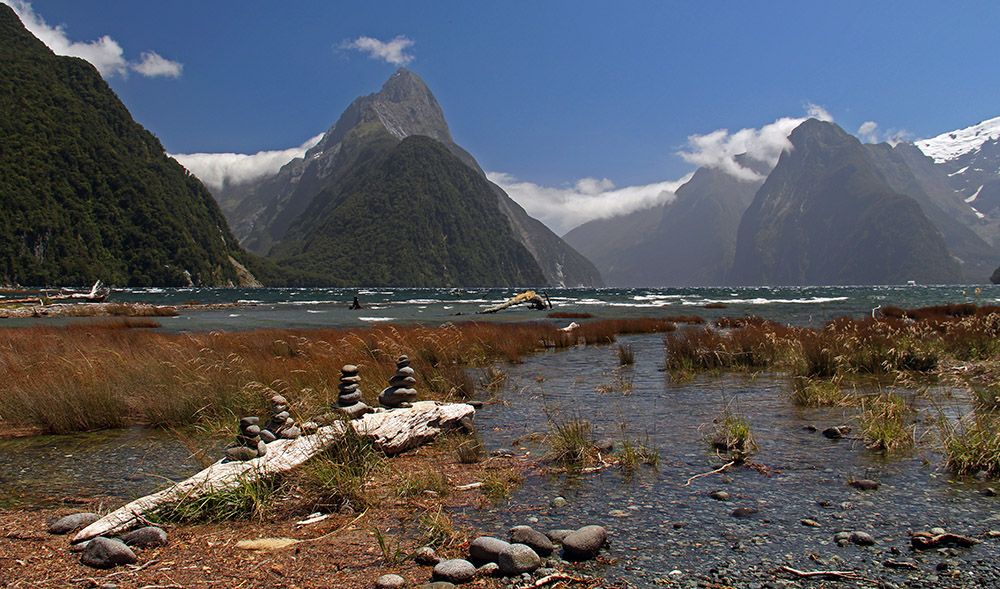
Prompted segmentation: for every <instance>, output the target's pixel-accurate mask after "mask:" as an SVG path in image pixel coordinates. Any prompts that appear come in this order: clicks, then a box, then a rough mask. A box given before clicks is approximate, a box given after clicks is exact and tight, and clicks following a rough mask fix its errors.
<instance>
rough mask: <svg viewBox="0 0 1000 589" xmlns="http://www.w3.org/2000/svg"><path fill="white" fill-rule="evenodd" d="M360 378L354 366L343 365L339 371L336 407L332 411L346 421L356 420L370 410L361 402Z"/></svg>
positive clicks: (370, 409) (370, 410)
mask: <svg viewBox="0 0 1000 589" xmlns="http://www.w3.org/2000/svg"><path fill="white" fill-rule="evenodd" d="M360 386H361V376H360V375H359V374H358V367H357V366H355V365H354V364H345V365H344V367H343V368H341V369H340V387H339V389H338V392H337V405H336V406H335V407H334V410H335V411H337V412H339V413H342V414H344V415H346V416H347V418H348V419H358V418H360V417H361V416H363V415H364V414H366V413H371V412H372V408H371V407H369V406H368V405H365V404H364V403H363V402H362V401H361V389H360Z"/></svg>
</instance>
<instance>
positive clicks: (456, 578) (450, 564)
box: [431, 558, 476, 585]
mask: <svg viewBox="0 0 1000 589" xmlns="http://www.w3.org/2000/svg"><path fill="white" fill-rule="evenodd" d="M431 576H432V577H433V578H434V580H435V581H446V582H448V583H455V584H459V585H460V584H462V583H468V582H469V581H472V580H473V579H475V578H476V567H475V566H474V565H473V564H472V563H471V562H469V561H467V560H463V559H461V558H453V559H451V560H442V561H441V562H439V563H437V564H436V565H434V570H433V572H432V573H431Z"/></svg>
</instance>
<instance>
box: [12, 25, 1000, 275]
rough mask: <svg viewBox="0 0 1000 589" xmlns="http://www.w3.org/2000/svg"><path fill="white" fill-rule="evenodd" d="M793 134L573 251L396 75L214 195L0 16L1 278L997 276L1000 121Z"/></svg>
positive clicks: (84, 79) (91, 80)
mask: <svg viewBox="0 0 1000 589" xmlns="http://www.w3.org/2000/svg"><path fill="white" fill-rule="evenodd" d="M789 141H790V148H789V149H788V150H786V151H785V152H784V153H782V154H781V156H780V158H779V159H778V160H777V163H776V164H775V165H774V167H773V169H769V168H770V165H767V164H763V163H761V162H758V161H755V160H753V159H751V158H749V157H746V156H741V158H740V164H741V165H742V166H743V167H745V168H749V169H751V170H752V171H753V172H754V174H750V175H749V176H755V177H756V178H757V179H756V180H753V179H751V180H747V179H746V178H736V177H734V176H732V175H730V174H728V173H727V172H725V171H723V170H721V169H716V168H711V167H703V168H700V169H698V170H697V171H696V172H695V173H694V174H692V176H691V178H690V180H689V181H688V182H687V183H686V184H684V185H683V186H682V187H681V188H679V189H678V190H677V191H676V197H675V198H674V199H672V200H670V201H669V202H667V203H665V204H661V205H659V206H656V207H653V208H648V209H644V210H640V211H635V212H633V213H631V214H628V215H624V216H620V217H615V218H611V219H602V220H597V221H591V222H589V223H586V224H584V225H581V226H579V227H577V228H575V229H573V230H572V231H570V232H569V233H567V235H566V236H565V240H563V239H561V238H560V237H558V236H556V235H555V234H554V233H552V232H551V231H550V230H549V229H548V228H546V227H545V226H544V225H543V224H542V223H540V222H539V221H538V220H536V219H533V218H532V217H530V216H529V215H528V214H527V213H526V212H525V210H524V209H523V208H521V206H519V205H518V204H517V203H515V202H514V201H513V200H512V199H511V198H510V197H509V196H508V195H507V194H506V193H505V192H504V191H503V190H502V189H501V188H500V187H499V186H497V185H496V184H493V183H492V182H490V181H489V180H488V179H487V178H486V176H485V174H484V173H483V171H482V169H481V168H480V167H479V165H478V163H477V162H476V160H475V158H473V157H472V156H471V155H470V154H469V153H468V152H467V151H465V150H464V149H462V148H461V147H460V146H459V145H457V144H456V143H455V142H454V140H453V139H452V136H451V133H450V131H449V129H448V124H447V122H446V121H445V117H444V113H443V112H442V110H441V107H440V105H439V104H438V102H437V100H436V99H435V98H434V96H433V94H432V93H431V92H430V90H429V89H428V87H427V85H426V84H425V83H424V81H423V80H421V79H420V78H419V77H418V76H417V75H415V74H414V73H412V72H410V71H408V70H406V69H400V70H399V71H397V72H396V73H394V74H393V75H392V76H391V77H390V78H389V79H388V80H387V81H386V83H385V85H384V86H383V87H382V89H381V90H380V91H379V92H376V93H374V94H370V95H368V96H363V97H360V98H358V99H356V100H355V101H354V102H352V103H351V104H350V105H349V106H348V107H347V109H346V110H345V111H344V113H343V114H342V115H341V116H340V118H339V119H338V120H337V122H336V123H335V124H334V125H333V126H332V127H330V129H328V130H327V131H326V133H325V134H324V135H323V136H322V139H321V140H320V141H319V142H318V143H317V144H316V145H314V146H313V147H312V148H310V149H309V150H308V151H307V152H306V153H305V155H304V156H303V157H301V158H296V159H293V160H292V161H290V162H288V163H287V164H285V165H284V166H283V167H281V169H280V170H278V171H277V172H276V173H273V174H270V175H267V176H265V177H263V178H260V179H258V180H255V181H252V182H246V183H242V184H240V183H229V184H225V185H222V186H221V187H219V188H217V189H216V190H215V191H214V198H213V195H212V194H210V193H209V192H208V190H207V189H206V188H205V187H204V186H203V185H202V183H201V182H200V181H199V180H198V179H197V178H196V177H194V176H193V175H192V174H190V173H188V172H187V171H186V170H185V169H184V168H183V167H181V166H180V165H179V164H178V163H177V162H176V161H175V160H173V159H172V158H170V157H168V156H167V155H166V154H165V153H164V151H163V148H162V146H161V145H160V143H159V141H158V140H157V139H156V138H155V137H154V136H153V135H152V134H150V133H149V132H148V131H146V130H145V129H143V128H142V127H141V126H140V125H139V124H137V123H136V122H135V121H134V120H133V119H132V117H131V115H130V114H129V113H128V111H127V110H126V109H125V107H124V106H123V105H122V103H121V102H120V101H119V100H118V98H117V97H116V96H115V94H114V93H113V92H112V90H111V89H110V88H109V87H108V85H107V84H106V83H105V82H104V80H103V79H102V78H101V77H100V75H99V74H98V72H97V70H96V69H95V68H94V67H93V66H92V65H90V64H89V63H87V62H86V61H83V60H81V59H77V58H70V57H59V56H56V55H55V54H53V53H52V51H50V50H49V49H48V48H47V47H46V46H45V45H44V44H43V43H42V42H41V41H39V40H38V39H36V38H35V37H34V36H32V35H31V34H30V33H29V32H28V31H27V30H25V28H24V27H23V26H22V25H21V23H20V21H19V20H18V18H17V16H16V15H15V13H14V12H13V10H11V9H10V8H9V7H8V6H6V5H0V284H5V285H11V284H24V285H70V284H88V283H92V282H93V281H95V280H97V279H101V280H104V281H105V282H108V283H110V284H113V285H126V284H127V285H137V286H143V285H160V286H182V285H207V286H237V285H257V284H259V283H260V282H259V281H258V278H259V279H260V281H262V282H264V283H266V284H269V285H343V286H349V285H372V286H381V285H386V286H397V285H399V286H510V287H514V286H526V287H528V286H545V285H550V286H588V287H593V286H601V285H603V284H604V280H602V277H601V274H603V275H604V277H605V278H606V280H607V282H608V283H609V284H610V285H614V286H697V285H728V284H734V285H735V284H748V285H750V284H754V285H756V284H878V283H902V282H906V281H910V280H913V281H917V282H921V283H955V282H970V283H980V282H985V281H986V280H987V279H988V278H990V276H991V274H992V276H993V278H994V279H995V280H1000V270H998V271H996V272H994V270H996V269H997V266H1000V118H996V119H990V120H988V121H984V122H982V123H979V124H977V125H974V126H972V127H968V128H966V129H959V130H956V131H952V132H949V133H944V134H942V135H939V136H937V137H934V138H931V139H927V140H923V141H918V142H916V143H899V144H896V145H888V144H877V145H863V144H861V143H860V142H859V141H858V140H857V139H856V138H855V137H853V136H851V135H850V134H848V133H846V132H844V131H843V130H842V129H840V128H839V127H838V126H836V125H834V124H833V123H828V122H822V121H818V120H815V119H810V120H807V121H805V122H803V123H802V124H801V125H799V126H798V127H797V128H796V129H795V130H794V131H793V132H792V133H791V135H790V136H789ZM217 201H218V203H220V204H217ZM220 205H221V209H220ZM223 214H225V217H224V216H223ZM227 219H228V221H229V225H228V226H227V223H226V220H227ZM229 226H231V227H232V228H233V231H232V232H230V229H229ZM241 244H242V246H245V247H246V248H247V249H249V250H251V252H256V254H258V255H254V253H251V252H247V251H245V250H244V249H243V247H241ZM265 256H266V257H265ZM588 258H590V259H589V260H588ZM591 260H593V262H594V263H591ZM595 263H596V266H595ZM599 270H600V271H599Z"/></svg>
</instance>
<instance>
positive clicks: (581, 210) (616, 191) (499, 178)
mask: <svg viewBox="0 0 1000 589" xmlns="http://www.w3.org/2000/svg"><path fill="white" fill-rule="evenodd" d="M486 177H487V178H489V179H490V180H491V181H492V182H495V183H496V184H498V185H499V186H500V187H501V188H503V189H504V191H506V192H507V194H509V195H510V197H511V198H513V199H514V200H515V201H516V202H517V204H519V205H521V206H522V207H524V209H525V210H526V211H528V214H529V215H531V216H532V217H535V218H536V219H538V220H539V221H541V222H542V223H545V224H546V225H547V226H548V227H549V229H552V230H553V231H555V232H556V233H557V234H559V235H563V234H564V233H566V232H567V231H569V230H570V229H572V228H573V227H576V226H577V225H580V224H582V223H586V222H587V221H592V220H594V219H606V218H609V217H617V216H618V215H625V214H627V213H631V212H633V211H637V210H640V209H645V208H649V207H652V206H655V205H658V204H661V203H664V202H667V201H669V200H673V199H674V197H675V196H676V195H675V194H674V193H675V191H676V190H677V189H678V188H680V187H681V186H682V185H683V184H684V183H685V182H687V181H688V180H689V179H690V178H691V175H690V174H688V175H687V176H685V177H683V178H681V179H679V180H668V181H664V182H656V183H654V184H646V185H642V186H625V187H623V188H616V187H615V185H614V183H613V182H612V181H611V180H608V179H607V178H603V179H598V178H583V179H580V180H577V181H576V183H575V184H573V185H572V186H561V187H553V186H541V185H539V184H535V183H533V182H524V181H521V180H518V179H517V178H515V177H514V176H512V175H510V174H505V173H503V172H487V173H486Z"/></svg>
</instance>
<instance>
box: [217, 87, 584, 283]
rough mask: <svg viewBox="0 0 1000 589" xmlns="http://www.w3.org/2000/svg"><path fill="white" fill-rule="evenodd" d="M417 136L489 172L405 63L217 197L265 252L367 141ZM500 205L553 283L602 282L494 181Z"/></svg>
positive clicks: (359, 159) (252, 245) (242, 233)
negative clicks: (285, 158)
mask: <svg viewBox="0 0 1000 589" xmlns="http://www.w3.org/2000/svg"><path fill="white" fill-rule="evenodd" d="M412 136H425V137H429V138H432V139H434V140H436V141H438V142H440V143H441V144H442V145H444V146H445V147H447V148H448V149H449V150H450V151H451V152H452V154H453V155H454V156H455V157H456V158H458V159H459V160H460V161H461V162H462V163H464V164H465V165H466V166H468V167H469V168H470V169H472V170H473V171H474V172H475V173H477V174H479V175H481V176H483V177H484V179H485V176H484V175H483V172H482V170H481V169H480V167H479V165H478V164H477V163H476V160H475V159H474V158H473V157H472V156H471V155H470V154H469V153H468V152H466V151H465V150H464V149H462V148H461V147H460V146H458V145H457V144H456V143H455V142H454V141H453V139H452V137H451V132H450V131H449V129H448V124H447V122H446V121H445V118H444V113H443V112H442V110H441V107H440V105H439V104H438V102H437V100H436V99H435V98H434V95H433V94H432V93H431V91H430V89H429V88H428V87H427V85H426V84H425V83H424V81H423V80H421V79H420V78H419V77H418V76H417V75H416V74H414V73H412V72H410V71H408V70H405V69H400V70H399V71H397V72H396V73H395V74H393V75H392V77H390V78H389V80H388V81H386V83H385V85H384V86H383V87H382V89H381V90H380V91H379V92H377V93H374V94H370V95H368V96H363V97H361V98H358V99H357V100H355V101H354V102H353V103H351V105H350V106H349V107H348V108H347V109H346V110H345V111H344V113H343V114H342V115H341V116H340V118H339V119H338V120H337V122H336V123H335V124H334V125H333V126H332V127H331V128H330V129H329V130H328V131H327V132H326V134H325V135H324V137H323V139H322V140H321V141H320V142H319V143H318V144H317V145H316V146H314V147H313V148H311V149H310V150H309V151H308V152H307V153H306V155H305V157H303V158H298V159H296V160H293V161H292V162H290V163H288V164H287V165H285V166H284V167H283V168H282V169H281V170H280V171H279V172H278V173H277V174H276V175H275V176H272V177H269V178H265V179H264V180H261V181H258V182H254V183H251V184H247V185H242V186H241V185H236V186H227V187H225V188H224V189H223V193H222V194H217V197H219V201H220V202H223V203H229V204H227V209H226V211H225V212H226V214H227V216H228V218H229V219H230V223H231V224H232V226H233V228H234V231H235V232H236V234H237V236H238V237H239V238H240V240H241V243H242V244H243V245H245V246H246V247H247V248H249V249H251V250H252V251H255V252H258V253H262V254H266V253H269V252H271V251H272V249H274V248H275V246H276V244H278V243H280V242H281V241H282V240H283V239H286V237H289V238H292V239H295V238H296V236H294V235H289V234H288V232H289V228H290V227H291V226H292V225H293V223H296V222H297V220H298V219H299V218H300V216H301V215H303V213H304V212H305V211H306V210H307V208H309V207H310V206H311V204H312V203H313V200H314V199H315V198H316V197H317V195H319V194H320V193H322V192H324V191H328V192H329V191H330V190H331V189H335V188H336V186H337V185H338V184H339V183H342V182H343V181H344V180H345V178H346V177H347V176H348V175H350V174H353V173H354V171H355V168H356V167H358V166H364V165H365V163H366V161H365V160H364V158H365V157H368V156H366V155H364V154H370V153H371V151H370V150H368V149H367V146H368V145H369V144H370V143H372V142H376V143H380V144H381V145H382V146H383V147H386V148H388V147H389V146H390V145H391V144H392V143H394V142H395V143H398V142H399V141H401V140H403V139H405V138H407V137H412ZM492 191H493V193H494V195H495V198H496V200H497V206H498V207H499V208H500V211H501V212H502V213H503V216H504V218H505V220H506V223H507V224H508V225H509V229H510V231H511V232H512V235H513V236H514V237H515V239H517V240H518V241H519V242H520V243H521V244H522V245H523V246H524V248H525V249H527V251H528V252H530V253H531V255H532V259H533V260H534V263H535V264H536V265H537V266H538V268H539V269H540V270H541V273H542V276H543V281H544V282H545V283H547V284H550V285H566V286H597V285H600V284H601V278H600V275H599V273H598V272H597V270H596V269H595V268H594V267H593V265H592V264H591V263H590V262H589V261H588V260H586V258H584V257H583V256H582V255H580V254H579V253H577V252H576V251H574V250H573V249H572V248H571V247H569V246H568V245H567V244H566V243H565V242H563V241H562V240H561V239H559V237H558V236H556V235H555V234H553V233H552V232H551V231H550V230H549V229H548V228H546V227H545V226H544V225H543V224H541V223H540V222H539V221H537V220H535V219H533V218H531V217H530V216H528V214H527V213H526V212H525V211H524V209H523V208H521V207H520V206H518V205H517V204H516V203H515V202H514V201H513V200H511V199H510V197H509V196H507V194H506V193H504V192H503V190H502V189H500V188H499V187H497V186H495V185H492Z"/></svg>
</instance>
